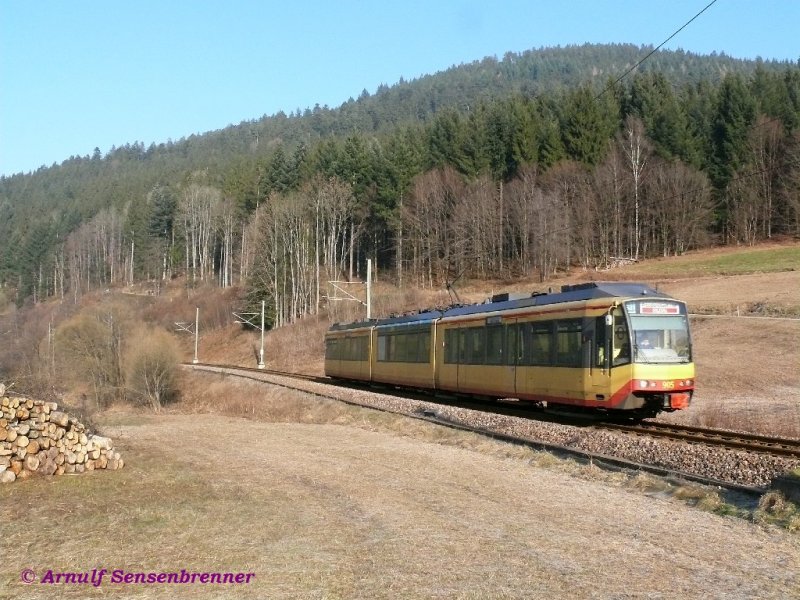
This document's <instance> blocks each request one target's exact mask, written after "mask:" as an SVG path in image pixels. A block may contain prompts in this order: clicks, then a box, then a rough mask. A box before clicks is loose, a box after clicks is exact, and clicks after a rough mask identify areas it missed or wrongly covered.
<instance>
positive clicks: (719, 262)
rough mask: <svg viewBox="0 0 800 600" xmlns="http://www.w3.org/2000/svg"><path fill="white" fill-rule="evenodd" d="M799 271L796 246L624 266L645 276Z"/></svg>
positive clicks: (701, 255)
mask: <svg viewBox="0 0 800 600" xmlns="http://www.w3.org/2000/svg"><path fill="white" fill-rule="evenodd" d="M798 269H800V245H793V246H782V247H777V248H752V249H747V250H741V251H738V252H733V253H724V254H719V255H709V254H707V253H702V254H697V255H692V254H690V255H685V256H679V257H675V258H666V259H661V260H648V261H647V262H644V263H642V264H639V265H635V266H632V267H628V268H627V269H626V271H627V272H628V273H630V274H636V275H648V276H654V277H658V276H677V277H702V276H707V275H746V274H748V273H776V272H780V271H796V270H798Z"/></svg>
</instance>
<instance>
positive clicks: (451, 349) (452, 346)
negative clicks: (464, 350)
mask: <svg viewBox="0 0 800 600" xmlns="http://www.w3.org/2000/svg"><path fill="white" fill-rule="evenodd" d="M458 332H459V330H458V329H446V330H445V332H444V362H446V363H447V364H451V365H452V364H456V363H457V362H458V338H459V335H458Z"/></svg>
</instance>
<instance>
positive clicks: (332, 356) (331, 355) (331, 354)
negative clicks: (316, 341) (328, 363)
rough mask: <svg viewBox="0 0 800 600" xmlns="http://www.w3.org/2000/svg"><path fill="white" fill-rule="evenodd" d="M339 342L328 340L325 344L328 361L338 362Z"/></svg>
mask: <svg viewBox="0 0 800 600" xmlns="http://www.w3.org/2000/svg"><path fill="white" fill-rule="evenodd" d="M337 342H338V340H335V339H333V340H328V341H327V342H326V343H325V359H326V360H338V359H339V354H338V352H337Z"/></svg>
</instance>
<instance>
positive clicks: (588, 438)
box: [195, 366, 800, 487]
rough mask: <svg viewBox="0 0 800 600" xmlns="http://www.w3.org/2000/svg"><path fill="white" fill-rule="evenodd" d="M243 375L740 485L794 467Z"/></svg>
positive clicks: (763, 483)
mask: <svg viewBox="0 0 800 600" xmlns="http://www.w3.org/2000/svg"><path fill="white" fill-rule="evenodd" d="M195 368H197V369H201V370H206V371H212V372H222V371H228V372H230V369H223V368H220V367H210V366H202V367H195ZM247 377H250V378H253V379H257V380H261V381H265V382H268V383H274V384H277V385H285V386H290V387H293V388H296V389H300V390H303V391H306V392H309V393H312V394H320V395H325V396H332V397H335V398H338V399H341V400H345V401H348V402H355V403H358V404H362V405H364V406H369V407H373V408H376V409H381V410H389V411H392V412H396V413H400V414H408V415H412V414H419V413H420V412H422V411H433V412H435V413H436V415H437V417H439V418H441V419H445V420H448V421H451V422H453V423H458V424H464V425H467V426H471V427H480V428H484V429H487V430H490V431H493V432H496V433H500V434H505V435H510V436H515V437H522V438H526V439H530V440H535V441H538V442H542V443H545V444H552V445H557V446H562V447H565V448H569V449H573V450H579V451H582V452H587V453H593V454H602V455H605V456H609V457H614V458H620V459H624V460H627V461H631V462H636V463H642V464H647V465H653V466H657V467H661V468H664V469H669V470H673V471H681V472H684V473H690V474H692V475H697V476H700V477H705V478H710V479H716V480H718V481H722V482H727V483H732V484H736V485H742V486H751V487H767V486H769V485H770V483H771V482H772V480H773V479H775V478H776V477H778V476H779V475H781V474H783V473H786V472H787V471H791V470H793V469H796V468H798V467H800V460H797V459H791V458H783V457H778V456H770V455H767V454H761V453H756V452H746V451H741V450H731V449H725V448H719V447H714V446H707V445H703V444H690V443H682V442H675V441H672V440H667V439H661V438H654V437H648V436H637V435H632V434H627V433H622V432H613V431H603V430H599V429H595V428H593V427H579V426H574V425H563V424H559V423H550V422H546V421H536V420H531V419H525V418H520V417H513V416H507V415H499V414H494V413H488V412H482V411H477V410H471V409H466V408H458V407H452V406H445V405H441V404H437V403H434V402H425V401H421V400H414V399H407V398H401V397H397V396H392V395H389V394H384V393H378V392H372V391H366V390H356V389H351V388H339V387H334V386H331V385H326V384H321V383H315V382H310V381H303V380H298V379H293V378H290V377H281V376H278V375H272V374H267V373H255V372H252V371H248V372H247Z"/></svg>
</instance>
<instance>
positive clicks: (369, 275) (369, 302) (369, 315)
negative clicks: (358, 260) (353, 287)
mask: <svg viewBox="0 0 800 600" xmlns="http://www.w3.org/2000/svg"><path fill="white" fill-rule="evenodd" d="M371 318H372V259H371V258H368V259H367V321H369V320H370V319H371Z"/></svg>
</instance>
